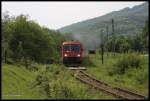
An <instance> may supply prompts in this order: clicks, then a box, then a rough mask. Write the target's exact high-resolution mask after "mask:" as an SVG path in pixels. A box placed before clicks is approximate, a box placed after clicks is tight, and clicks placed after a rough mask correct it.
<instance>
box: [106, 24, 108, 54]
mask: <svg viewBox="0 0 150 101" xmlns="http://www.w3.org/2000/svg"><path fill="white" fill-rule="evenodd" d="M106 32H107V36H106V40H107V41H108V26H106ZM106 47H107V56H108V46H106Z"/></svg>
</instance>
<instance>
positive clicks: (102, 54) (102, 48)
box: [100, 30, 104, 64]
mask: <svg viewBox="0 0 150 101" xmlns="http://www.w3.org/2000/svg"><path fill="white" fill-rule="evenodd" d="M103 33H104V30H101V45H100V46H101V56H102V64H103V60H104V58H103V57H104V40H103V39H104V37H103Z"/></svg>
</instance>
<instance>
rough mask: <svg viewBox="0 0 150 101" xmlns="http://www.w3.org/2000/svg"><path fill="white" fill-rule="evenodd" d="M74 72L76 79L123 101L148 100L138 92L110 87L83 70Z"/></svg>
mask: <svg viewBox="0 0 150 101" xmlns="http://www.w3.org/2000/svg"><path fill="white" fill-rule="evenodd" d="M72 72H73V76H74V77H75V78H76V79H78V80H80V81H81V82H83V83H85V84H88V85H91V86H93V87H94V88H96V89H98V90H100V91H103V92H105V93H108V94H110V95H113V96H115V97H118V98H121V99H132V100H133V99H134V100H142V99H143V100H144V99H146V97H145V96H143V95H141V94H138V93H136V92H131V91H129V90H125V89H122V88H118V87H112V86H110V85H108V84H107V83H104V82H103V81H100V80H97V79H95V78H93V77H92V76H90V75H89V74H87V73H86V72H85V71H83V70H77V69H74V70H72Z"/></svg>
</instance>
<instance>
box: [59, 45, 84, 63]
mask: <svg viewBox="0 0 150 101" xmlns="http://www.w3.org/2000/svg"><path fill="white" fill-rule="evenodd" d="M61 55H62V62H63V64H66V65H71V64H78V65H79V64H81V63H82V60H83V46H82V44H81V43H80V42H63V43H62V46H61Z"/></svg>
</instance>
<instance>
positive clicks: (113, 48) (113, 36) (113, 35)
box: [112, 19, 115, 56]
mask: <svg viewBox="0 0 150 101" xmlns="http://www.w3.org/2000/svg"><path fill="white" fill-rule="evenodd" d="M112 38H114V42H113V43H112V50H113V52H114V56H115V34H114V19H112Z"/></svg>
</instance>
